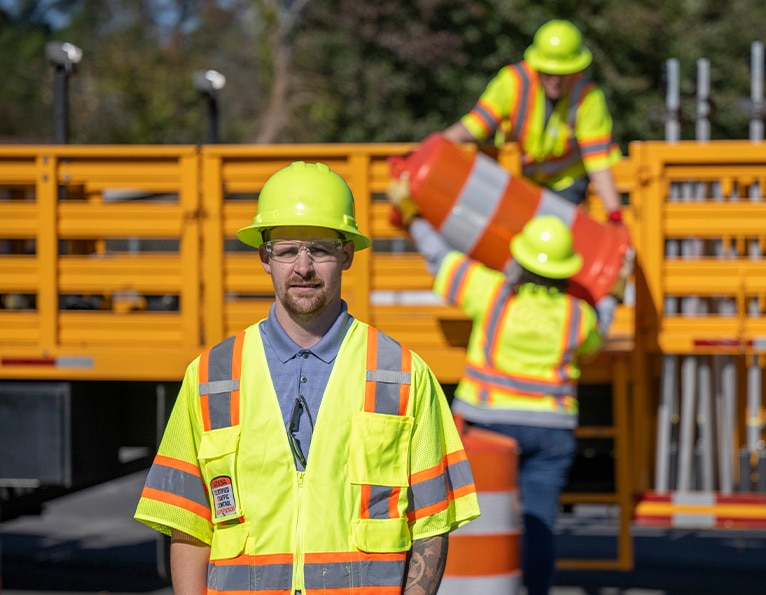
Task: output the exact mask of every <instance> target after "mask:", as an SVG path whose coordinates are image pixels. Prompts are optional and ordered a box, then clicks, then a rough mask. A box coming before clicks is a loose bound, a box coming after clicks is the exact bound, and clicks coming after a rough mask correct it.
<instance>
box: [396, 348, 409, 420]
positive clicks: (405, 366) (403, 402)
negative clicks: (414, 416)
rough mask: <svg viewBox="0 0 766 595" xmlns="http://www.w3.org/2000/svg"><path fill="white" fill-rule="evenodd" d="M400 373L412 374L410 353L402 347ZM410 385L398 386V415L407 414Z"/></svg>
mask: <svg viewBox="0 0 766 595" xmlns="http://www.w3.org/2000/svg"><path fill="white" fill-rule="evenodd" d="M402 372H408V373H410V374H411V373H412V352H411V351H410V350H409V349H407V348H406V347H404V346H403V345H402ZM410 386H411V385H410V384H400V385H399V411H398V414H399V415H404V414H405V413H407V405H408V403H409V401H410Z"/></svg>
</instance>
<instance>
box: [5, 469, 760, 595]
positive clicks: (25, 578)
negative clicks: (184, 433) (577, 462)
mask: <svg viewBox="0 0 766 595" xmlns="http://www.w3.org/2000/svg"><path fill="white" fill-rule="evenodd" d="M143 479H144V473H136V474H133V475H129V476H127V477H124V478H122V479H119V480H115V481H112V482H109V483H107V484H104V485H101V486H98V487H96V488H92V489H88V490H84V491H82V492H79V493H77V494H72V495H69V496H65V497H62V498H59V499H56V500H53V501H51V502H50V503H48V504H47V505H46V506H45V508H44V510H43V514H42V515H40V516H30V517H22V518H18V519H14V520H11V521H8V522H6V523H3V524H2V525H0V548H1V549H0V552H1V553H2V562H1V563H0V577H1V578H2V595H38V594H39V593H43V594H45V595H64V594H65V593H66V594H69V595H84V594H90V593H98V594H99V595H104V593H134V594H138V593H143V594H146V593H153V594H155V595H171V593H172V591H171V589H170V588H169V585H168V582H167V580H166V579H165V578H163V577H162V576H160V574H159V573H158V571H157V565H156V552H157V540H156V538H155V534H154V532H153V531H151V530H149V529H147V528H145V527H143V526H142V525H140V524H139V523H137V522H135V521H134V520H133V519H132V513H133V510H134V508H135V503H136V501H137V499H138V495H139V493H140V490H141V486H142V484H143ZM558 533H559V540H558V547H559V552H560V554H561V555H563V556H567V557H585V556H592V557H596V558H601V557H607V556H612V555H613V553H614V548H615V543H616V541H615V528H614V523H613V522H611V520H610V519H608V518H604V516H603V514H602V513H601V512H600V511H599V510H598V509H592V510H588V509H584V510H580V511H578V512H577V513H576V514H567V515H564V517H563V518H562V520H561V522H560V524H559V527H558ZM634 537H635V548H636V564H635V569H634V570H633V571H631V572H605V571H566V572H564V571H560V572H559V573H558V574H557V577H556V587H555V588H554V590H553V593H552V595H728V594H732V595H766V531H764V532H743V531H736V532H735V531H684V530H666V529H647V528H638V527H637V528H635V529H634ZM467 595H472V594H467ZM477 595H481V594H477ZM509 595H510V594H509Z"/></svg>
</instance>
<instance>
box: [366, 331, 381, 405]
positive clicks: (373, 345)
mask: <svg viewBox="0 0 766 595" xmlns="http://www.w3.org/2000/svg"><path fill="white" fill-rule="evenodd" d="M377 367H378V331H377V330H376V329H374V328H370V329H369V330H368V331H367V369H368V370H375V369H376V368H377ZM376 387H377V384H376V383H375V381H373V380H369V379H368V380H367V382H366V383H365V389H364V410H365V411H375V389H376Z"/></svg>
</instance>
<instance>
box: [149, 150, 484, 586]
mask: <svg viewBox="0 0 766 595" xmlns="http://www.w3.org/2000/svg"><path fill="white" fill-rule="evenodd" d="M237 237H238V238H239V239H240V240H241V241H242V242H243V243H245V244H247V245H249V246H253V247H255V248H258V252H259V256H260V260H261V264H262V266H263V269H264V270H265V271H266V273H267V274H268V275H270V276H271V279H272V283H273V286H274V293H275V295H276V300H275V302H274V304H273V305H272V307H271V310H270V312H269V315H268V317H267V318H266V319H264V320H261V321H260V322H258V323H257V324H254V325H252V326H250V327H248V328H247V329H245V330H244V331H242V332H241V333H238V334H237V335H235V336H233V337H230V338H228V339H226V340H224V341H222V342H221V343H219V344H217V345H215V346H213V347H212V348H210V349H208V350H207V351H205V352H204V353H202V354H201V355H200V356H199V357H198V358H197V359H195V360H194V361H193V362H192V363H191V364H190V365H189V367H188V368H187V371H186V375H185V377H184V381H183V385H182V387H181V390H180V393H179V396H178V399H177V401H176V404H175V406H174V408H173V412H172V414H171V416H170V420H169V422H168V426H167V428H166V431H165V435H164V437H163V440H162V443H161V445H160V447H159V452H158V454H157V457H156V458H155V461H154V463H153V465H152V467H151V469H150V471H149V474H148V476H147V480H146V485H145V487H144V490H143V492H142V495H141V499H140V501H139V503H138V509H137V511H136V515H135V516H136V519H138V520H139V521H141V522H143V523H145V524H147V525H149V526H150V527H153V528H155V529H157V530H159V531H162V532H164V533H165V534H168V535H170V536H171V560H170V562H171V573H172V580H173V587H174V591H175V593H176V595H191V594H193V595H198V594H201V593H205V592H207V593H216V594H221V593H243V592H247V591H264V592H268V593H270V594H271V595H288V594H293V593H302V594H304V595H311V594H313V593H327V592H332V593H335V594H337V595H353V594H361V593H376V594H381V595H386V594H391V595H394V594H399V593H427V594H431V595H433V594H434V593H436V590H437V588H438V586H439V583H440V581H441V577H442V574H443V572H444V563H445V559H446V553H447V540H448V537H447V534H448V533H449V532H450V531H452V530H454V529H456V528H458V527H460V526H462V525H463V524H465V523H467V522H468V521H470V520H472V519H474V518H476V517H477V516H478V514H479V509H478V501H477V496H476V490H475V486H474V483H473V477H472V474H471V469H470V466H469V464H468V460H467V458H466V454H465V452H464V450H463V445H462V442H461V440H460V436H459V434H458V432H457V429H456V427H455V425H454V422H453V418H452V414H451V412H450V409H449V405H448V403H447V401H446V399H445V396H444V393H443V392H442V389H441V388H440V386H439V383H438V382H437V380H436V378H435V376H434V375H433V373H432V371H431V370H430V368H429V367H428V366H427V365H426V364H425V363H424V362H423V360H422V359H421V358H420V357H419V356H418V355H416V354H415V353H413V352H411V351H410V350H409V349H407V348H406V347H405V346H404V345H401V344H399V343H398V342H396V341H395V340H394V339H392V338H390V337H388V336H387V335H385V334H383V333H381V332H380V331H378V330H376V329H375V328H373V327H371V326H369V325H367V324H364V323H363V322H361V321H359V320H357V319H355V318H353V317H352V316H351V315H350V314H349V312H348V309H347V305H346V303H345V302H344V301H343V300H342V299H341V277H342V272H343V271H344V270H347V269H348V268H349V267H350V266H351V263H352V261H353V259H354V252H355V250H362V249H365V248H367V247H369V246H370V244H371V240H370V238H368V237H367V236H365V235H364V234H362V233H361V232H360V231H359V229H358V227H357V223H356V220H355V219H354V202H353V196H352V194H351V190H350V189H349V187H348V185H347V184H346V182H345V181H344V180H343V179H342V178H341V177H340V176H338V175H337V174H336V173H335V172H333V171H332V170H330V169H329V168H328V167H327V166H326V165H324V164H321V163H316V164H309V163H304V162H295V163H293V164H291V165H289V166H288V167H286V168H284V169H282V170H280V171H278V172H277V173H275V174H274V175H273V176H272V177H271V178H269V180H268V181H267V182H266V184H265V185H264V187H263V189H262V191H261V193H260V196H259V201H258V212H257V214H256V216H255V218H254V220H253V223H252V224H251V225H249V226H247V227H244V228H242V229H240V230H239V231H238V232H237Z"/></svg>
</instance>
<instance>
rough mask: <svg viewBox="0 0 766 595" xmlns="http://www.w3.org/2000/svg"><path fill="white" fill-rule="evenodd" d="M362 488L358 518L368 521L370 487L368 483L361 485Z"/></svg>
mask: <svg viewBox="0 0 766 595" xmlns="http://www.w3.org/2000/svg"><path fill="white" fill-rule="evenodd" d="M360 487H361V488H362V502H361V508H360V511H359V516H360V517H361V518H363V519H369V518H370V497H371V492H372V487H371V486H370V484H369V483H363V484H362V485H361V486H360Z"/></svg>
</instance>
